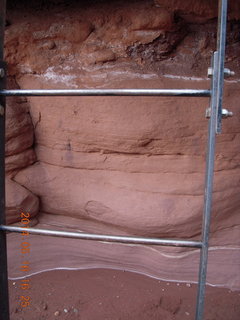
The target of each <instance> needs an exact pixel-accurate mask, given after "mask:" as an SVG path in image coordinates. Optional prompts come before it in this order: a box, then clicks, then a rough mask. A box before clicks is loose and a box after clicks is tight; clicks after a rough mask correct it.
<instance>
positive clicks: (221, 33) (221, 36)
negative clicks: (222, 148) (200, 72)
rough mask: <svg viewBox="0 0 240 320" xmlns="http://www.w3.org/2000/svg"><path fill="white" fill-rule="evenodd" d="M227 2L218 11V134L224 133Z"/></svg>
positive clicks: (222, 3)
mask: <svg viewBox="0 0 240 320" xmlns="http://www.w3.org/2000/svg"><path fill="white" fill-rule="evenodd" d="M227 3H228V1H227V0H219V10H218V35H217V51H218V54H219V56H218V66H217V72H218V84H217V90H218V92H217V95H218V100H217V113H218V114H217V120H216V133H221V131H222V99H223V87H224V61H225V49H226V33H227Z"/></svg>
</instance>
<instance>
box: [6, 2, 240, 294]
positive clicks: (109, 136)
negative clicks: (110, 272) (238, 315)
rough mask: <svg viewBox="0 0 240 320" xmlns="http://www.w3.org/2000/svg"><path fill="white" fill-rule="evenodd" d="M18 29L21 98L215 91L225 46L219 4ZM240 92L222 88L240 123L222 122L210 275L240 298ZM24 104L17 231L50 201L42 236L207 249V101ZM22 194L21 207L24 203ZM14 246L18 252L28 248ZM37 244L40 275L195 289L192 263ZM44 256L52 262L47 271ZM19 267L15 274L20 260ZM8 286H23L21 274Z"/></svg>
mask: <svg viewBox="0 0 240 320" xmlns="http://www.w3.org/2000/svg"><path fill="white" fill-rule="evenodd" d="M237 8H238V4H236V2H235V3H234V2H230V11H229V18H230V21H229V26H228V46H227V58H226V59H227V66H228V67H230V68H235V69H236V68H237V65H238V56H239V53H240V46H239V34H238V27H239V21H238V20H236V19H238V18H239V15H238V11H237ZM23 11H24V12H25V13H24V14H25V17H24V19H23V17H22V15H21V14H19V13H20V12H23ZM36 13H37V14H36ZM8 15H9V17H8V19H9V26H8V27H7V30H6V60H7V62H8V67H9V74H10V75H11V76H13V77H15V78H16V81H17V83H18V85H19V86H20V87H21V88H24V89H29V88H40V89H41V88H199V89H200V88H201V89H203V88H209V86H210V81H209V80H208V79H207V78H206V69H207V66H209V63H210V57H211V54H212V51H213V50H214V48H215V42H216V19H215V17H216V2H214V1H212V2H210V3H209V2H208V1H195V2H194V3H193V2H192V1H190V0H189V1H185V2H184V4H182V5H181V3H180V1H168V2H167V1H164V0H161V1H160V0H156V1H155V2H153V1H136V2H133V3H128V2H125V1H121V2H94V3H91V4H89V3H88V4H87V3H83V5H82V6H80V5H79V4H77V3H75V2H71V3H70V2H64V3H58V5H57V6H55V5H54V4H53V2H48V4H46V3H45V4H42V6H41V5H40V4H39V5H38V6H36V4H35V6H34V5H33V6H30V7H28V8H27V7H25V8H24V7H23V6H22V5H20V4H18V5H16V8H11V9H10V10H9V13H8ZM234 19H235V20H234ZM43 21H44V23H43ZM239 81H240V80H239V71H238V70H236V76H235V78H233V79H231V80H228V81H227V82H226V86H225V104H226V107H229V108H230V109H231V111H233V112H234V114H235V116H234V117H233V118H231V119H229V120H226V121H225V122H224V125H223V134H222V135H221V136H219V137H218V138H217V151H216V169H215V171H216V173H215V188H214V194H213V198H214V205H213V223H212V230H211V232H212V236H211V241H212V242H211V244H212V248H211V250H212V251H211V258H210V267H209V282H210V283H211V284H216V285H223V286H228V287H231V288H239V287H240V279H239V275H238V269H239V265H240V261H239V250H240V247H239V224H240V220H239V202H240V201H239V191H240V190H239V189H240V183H239V182H240V170H239V160H240V157H239V145H240V130H239V117H238V115H239V111H238V109H239V108H238V104H239ZM21 101H22V100H21ZM24 103H26V101H25V100H24ZM27 103H28V104H29V112H30V116H29V114H28V113H27V112H26V109H24V108H22V107H21V105H22V102H19V101H15V100H14V101H12V102H11V103H9V115H11V117H9V120H8V131H9V132H8V136H7V148H6V149H7V159H6V161H7V168H8V170H9V171H10V173H11V178H12V181H10V182H9V185H10V186H11V188H10V189H9V190H10V198H9V204H11V203H15V204H14V205H13V207H14V210H13V213H12V211H11V213H10V211H9V222H14V219H12V216H14V217H16V215H17V211H18V208H20V207H21V210H24V208H25V210H29V211H31V213H32V216H35V215H36V214H37V212H38V198H39V199H40V203H41V206H40V210H41V212H42V213H41V215H40V216H39V219H40V224H39V226H40V227H41V226H42V227H46V228H50V227H51V228H59V229H62V228H65V229H66V228H68V229H69V230H74V229H77V230H82V231H87V232H97V233H104V232H105V233H110V234H131V235H133V234H136V235H144V236H160V237H161V236H164V237H167V238H173V237H174V238H191V239H198V238H199V236H200V232H201V214H202V211H203V198H204V170H205V153H206V139H207V120H206V119H205V109H206V107H207V106H208V100H207V99H204V98H197V99H193V98H192V99H190V98H171V97H168V98H156V97H155V98H152V97H118V98H116V97H71V98H70V97H50V98H46V97H42V98H36V97H33V98H29V99H28V100H27ZM11 104H12V105H11ZM12 110H13V111H12ZM13 115H14V117H16V119H17V120H12V116H13ZM14 121H15V122H16V124H15V122H14ZM33 129H34V137H35V138H34V139H35V140H34V151H33V149H32V145H33ZM34 152H35V153H36V156H35V153H34ZM35 157H36V158H35ZM36 160H37V162H36ZM13 181H14V182H13ZM17 188H20V189H21V190H20V189H19V190H20V191H19V192H20V193H19V194H21V197H22V198H21V199H20V200H19V199H17V200H16V199H15V197H14V194H15V193H16V189H17ZM11 190H12V191H11ZM23 190H24V191H23ZM37 197H38V198H37ZM14 201H15V202H14ZM24 201H25V202H24ZM25 203H27V204H26V205H25ZM11 206H12V205H10V207H11ZM22 208H23V209H22ZM10 239H12V240H11V241H12V243H14V241H17V236H16V235H11V238H10ZM31 239H32V240H31V241H32V242H33V243H34V247H35V251H34V253H32V266H33V269H32V271H31V272H38V271H41V270H45V269H51V268H55V267H68V268H76V267H77V268H81V267H93V266H98V267H113V268H126V269H129V270H136V271H138V272H144V273H147V274H150V275H152V276H156V277H160V278H161V277H162V278H164V279H172V280H177V279H178V280H184V281H185V280H187V281H196V278H194V277H195V275H196V274H195V273H194V271H193V270H195V271H196V265H197V262H198V259H197V257H198V252H197V251H195V250H193V251H191V250H190V251H187V250H186V249H170V248H146V247H144V246H124V245H114V244H110V245H106V244H104V245H103V244H97V245H96V244H94V243H91V242H90V243H89V242H84V243H83V245H82V246H79V244H78V242H77V241H76V240H71V243H70V242H69V243H70V244H71V245H69V246H68V248H66V246H65V247H64V246H63V245H62V243H63V241H65V240H60V239H56V240H51V244H50V242H48V239H47V240H46V241H47V243H48V244H49V245H46V246H44V248H43V247H42V238H41V237H40V236H39V237H36V236H33V237H32V238H31ZM44 241H45V240H44ZM57 241H59V244H57ZM69 241H70V240H69ZM38 243H39V244H38ZM64 243H65V242H64ZM12 246H13V244H10V246H9V247H10V248H11V252H14V250H13V247H12ZM59 248H61V250H60V251H61V252H59V253H56V249H59ZM76 248H77V249H76ZM79 250H80V251H79ZM96 250H99V252H98V253H97V252H96ZM222 252H224V261H223V255H222ZM43 253H44V254H49V257H54V259H50V260H51V261H50V260H46V259H45V260H44V262H41V260H39V259H41V257H42V255H43ZM115 253H117V256H116V255H115ZM133 253H134V254H133ZM58 255H59V256H58ZM71 255H72V258H71V259H70V258H69V257H70V256H71ZM63 256H64V257H65V258H64V259H62V257H63ZM83 257H84V258H83ZM79 259H80V260H81V261H80V260H79ZM111 259H112V260H111ZM11 260H12V263H11V264H10V265H13V261H14V255H13V254H12V253H11ZM110 260H111V261H110ZM193 261H194V262H193ZM173 262H174V263H173ZM169 265H171V267H169ZM216 265H218V268H216ZM179 267H180V268H179ZM178 268H179V271H176V270H177V269H178ZM226 270H228V272H227V274H228V277H225V276H224V275H225V273H226ZM173 274H176V275H175V276H174V275H173ZM10 275H11V276H12V277H14V276H15V277H19V276H21V275H20V274H19V271H16V268H15V267H13V266H12V267H11V266H10Z"/></svg>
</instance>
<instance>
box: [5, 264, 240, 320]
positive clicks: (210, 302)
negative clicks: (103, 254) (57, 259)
mask: <svg viewBox="0 0 240 320" xmlns="http://www.w3.org/2000/svg"><path fill="white" fill-rule="evenodd" d="M27 280H29V281H27V282H26V281H25V283H29V285H30V288H27V289H22V287H21V286H22V285H23V281H22V280H17V281H16V280H15V281H12V280H11V281H9V289H10V312H11V317H10V319H11V320H54V319H56V320H63V319H66V320H70V319H73V320H74V319H81V320H128V319H129V320H136V319H137V320H149V319H151V320H180V319H181V320H190V319H194V313H195V301H196V286H195V285H191V284H186V283H170V282H165V281H159V280H155V279H152V278H149V277H146V276H143V275H139V274H136V273H130V272H124V271H116V270H106V269H92V270H77V271H67V270H55V271H49V272H44V273H40V274H37V275H34V276H31V277H30V278H28V279H27ZM21 297H25V298H21ZM28 297H29V298H28ZM21 299H22V300H21ZM24 299H25V300H24ZM28 299H29V301H30V304H29V305H27V304H26V303H25V305H26V306H25V307H21V306H20V304H21V301H27V300H28ZM23 305H24V303H23ZM239 319H240V292H236V291H235V292H232V291H230V290H228V289H222V288H213V287H207V295H206V308H205V320H239Z"/></svg>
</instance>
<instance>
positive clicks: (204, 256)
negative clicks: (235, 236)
mask: <svg viewBox="0 0 240 320" xmlns="http://www.w3.org/2000/svg"><path fill="white" fill-rule="evenodd" d="M218 19H219V20H218V21H219V22H218V42H217V51H216V52H215V53H214V55H213V61H212V68H213V76H212V90H211V101H210V110H211V111H210V112H211V116H210V120H209V127H208V150H207V160H206V177H205V199H204V214H203V224H202V244H203V245H202V249H201V252H200V266H199V280H198V281H199V282H198V296H197V308H196V317H195V319H196V320H202V319H203V314H204V298H205V286H206V275H207V262H208V246H209V244H208V242H209V231H210V220H211V207H212V191H213V176H214V160H215V142H216V133H219V132H221V120H222V96H223V82H224V60H225V42H226V25H227V0H219V18H218Z"/></svg>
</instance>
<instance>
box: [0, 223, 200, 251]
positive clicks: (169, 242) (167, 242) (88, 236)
mask: <svg viewBox="0 0 240 320" xmlns="http://www.w3.org/2000/svg"><path fill="white" fill-rule="evenodd" d="M0 230H2V231H10V232H18V233H21V232H23V231H24V232H29V233H32V234H39V235H44V236H55V237H65V238H66V237H67V238H78V239H84V240H97V241H107V242H121V243H133V244H146V245H162V246H171V247H191V248H202V242H200V241H189V240H174V239H158V238H144V237H126V236H111V235H103V234H92V233H84V232H69V231H59V230H48V229H37V228H23V227H14V226H5V225H0Z"/></svg>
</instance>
